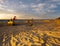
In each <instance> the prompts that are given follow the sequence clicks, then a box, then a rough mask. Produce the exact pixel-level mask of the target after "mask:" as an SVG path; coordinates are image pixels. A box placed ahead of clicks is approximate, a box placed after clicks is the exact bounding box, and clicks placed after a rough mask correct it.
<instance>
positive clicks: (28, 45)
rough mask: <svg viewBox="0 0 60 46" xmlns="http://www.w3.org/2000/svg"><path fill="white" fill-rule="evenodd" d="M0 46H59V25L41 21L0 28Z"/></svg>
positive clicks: (53, 22)
mask: <svg viewBox="0 0 60 46" xmlns="http://www.w3.org/2000/svg"><path fill="white" fill-rule="evenodd" d="M0 46H60V24H57V23H56V22H55V21H42V22H36V23H34V24H33V26H29V25H16V26H3V27H0Z"/></svg>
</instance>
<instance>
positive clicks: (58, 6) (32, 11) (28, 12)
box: [0, 0, 60, 19]
mask: <svg viewBox="0 0 60 46" xmlns="http://www.w3.org/2000/svg"><path fill="white" fill-rule="evenodd" d="M13 16H17V19H30V18H34V19H48V18H50V19H51V18H56V17H59V16H60V0H0V19H10V18H12V17H13Z"/></svg>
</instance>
